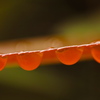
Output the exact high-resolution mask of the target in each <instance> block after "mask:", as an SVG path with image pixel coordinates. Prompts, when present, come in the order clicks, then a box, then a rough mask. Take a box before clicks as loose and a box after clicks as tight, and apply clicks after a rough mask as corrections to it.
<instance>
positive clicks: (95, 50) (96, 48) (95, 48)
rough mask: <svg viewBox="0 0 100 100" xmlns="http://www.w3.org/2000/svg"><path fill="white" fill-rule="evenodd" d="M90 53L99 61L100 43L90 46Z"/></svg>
mask: <svg viewBox="0 0 100 100" xmlns="http://www.w3.org/2000/svg"><path fill="white" fill-rule="evenodd" d="M91 53H92V56H93V58H94V59H95V60H96V61H97V62H98V63H100V45H95V46H92V47H91Z"/></svg>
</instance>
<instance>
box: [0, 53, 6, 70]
mask: <svg viewBox="0 0 100 100" xmlns="http://www.w3.org/2000/svg"><path fill="white" fill-rule="evenodd" d="M6 63H7V57H6V56H2V55H0V71H1V70H3V69H4V67H5V66H6Z"/></svg>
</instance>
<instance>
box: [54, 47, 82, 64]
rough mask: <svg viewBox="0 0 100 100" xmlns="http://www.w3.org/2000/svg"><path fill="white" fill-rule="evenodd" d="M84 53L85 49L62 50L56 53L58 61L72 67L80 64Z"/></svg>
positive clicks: (71, 48)
mask: <svg viewBox="0 0 100 100" xmlns="http://www.w3.org/2000/svg"><path fill="white" fill-rule="evenodd" d="M82 53H83V48H81V47H70V48H62V49H58V50H57V52H56V54H57V57H58V59H59V60H60V61H61V62H62V63H63V64H66V65H72V64H75V63H76V62H78V61H79V59H80V58H81V55H82Z"/></svg>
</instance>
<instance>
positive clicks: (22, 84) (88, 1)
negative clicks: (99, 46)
mask: <svg viewBox="0 0 100 100" xmlns="http://www.w3.org/2000/svg"><path fill="white" fill-rule="evenodd" d="M93 16H95V17H94V18H95V19H94V20H96V22H97V24H96V25H94V26H93V27H89V30H90V31H88V32H87V30H88V27H86V28H87V29H86V28H84V27H77V29H76V28H74V30H75V31H73V28H70V31H67V30H69V27H68V26H69V25H68V23H72V25H73V22H72V21H74V22H77V21H79V22H80V23H81V21H82V22H84V21H83V19H84V20H85V19H86V20H87V19H88V20H89V18H92V17H93ZM98 16H100V3H99V1H98V0H80V1H79V0H75V1H74V0H73V1H71V0H2V1H0V41H1V42H2V41H6V40H13V39H19V38H28V37H34V38H35V37H41V36H42V37H43V36H48V35H52V36H53V35H55V34H62V35H63V34H64V35H63V36H70V38H68V39H69V40H71V41H74V38H72V37H73V36H74V37H75V38H76V39H77V38H78V39H79V42H78V43H79V44H80V43H81V40H80V37H79V36H81V37H84V38H83V39H85V40H84V43H86V42H87V43H88V41H89V40H90V39H91V38H92V39H91V40H93V39H94V40H96V39H100V38H99V36H100V26H99V25H100V23H99V22H100V21H99V17H98ZM96 18H97V19H96ZM90 23H91V24H92V25H93V23H92V20H90ZM74 24H75V23H74ZM81 24H82V23H81ZM86 25H87V24H86V23H85V24H84V25H83V26H86ZM89 25H90V24H89ZM89 25H87V26H89ZM63 26H64V29H63V28H62V27H63ZM65 26H66V27H65ZM74 26H75V27H76V25H74ZM78 26H80V24H78ZM60 28H61V29H62V30H59V29H60ZM91 30H93V31H91ZM63 31H64V33H63ZM65 32H66V34H68V35H65ZM67 32H72V33H67ZM74 32H75V33H74ZM78 32H79V33H78ZM86 32H87V33H86ZM92 32H93V33H92ZM76 33H78V34H76ZM84 35H85V36H84ZM73 43H74V42H73ZM18 99H19V100H100V64H98V63H97V62H95V61H94V60H87V61H86V60H85V61H81V62H78V63H77V64H75V65H72V66H66V65H63V64H50V65H41V66H39V67H38V68H37V69H36V70H33V71H25V70H23V69H21V68H20V67H19V66H14V67H11V68H5V69H4V70H3V71H1V72H0V100H18Z"/></svg>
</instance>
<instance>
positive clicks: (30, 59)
mask: <svg viewBox="0 0 100 100" xmlns="http://www.w3.org/2000/svg"><path fill="white" fill-rule="evenodd" d="M17 60H18V63H19V65H20V66H21V68H23V69H24V70H28V71H30V70H34V69H36V68H37V67H38V66H39V65H40V63H41V60H42V54H41V53H40V52H33V53H24V54H19V55H17Z"/></svg>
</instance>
